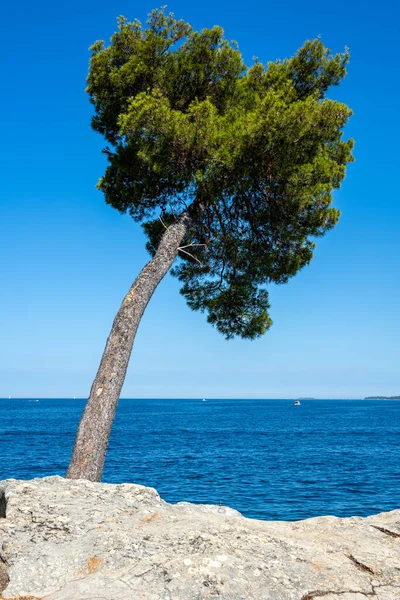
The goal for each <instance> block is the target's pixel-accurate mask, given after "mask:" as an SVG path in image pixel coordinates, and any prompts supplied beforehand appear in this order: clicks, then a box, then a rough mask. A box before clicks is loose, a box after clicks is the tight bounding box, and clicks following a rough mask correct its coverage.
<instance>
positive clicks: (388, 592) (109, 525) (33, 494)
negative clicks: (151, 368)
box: [0, 477, 400, 600]
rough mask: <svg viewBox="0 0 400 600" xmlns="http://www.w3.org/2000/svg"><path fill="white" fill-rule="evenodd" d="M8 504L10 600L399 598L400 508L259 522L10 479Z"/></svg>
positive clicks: (101, 489) (4, 567) (0, 574)
mask: <svg viewBox="0 0 400 600" xmlns="http://www.w3.org/2000/svg"><path fill="white" fill-rule="evenodd" d="M2 490H3V491H2ZM1 498H3V506H4V510H3V513H4V514H5V517H4V514H3V518H0V551H1V554H0V559H1V561H0V597H1V598H4V599H9V600H10V599H15V598H24V597H25V598H33V599H44V598H45V599H46V600H139V599H140V600H206V599H211V600H313V599H314V598H317V599H318V598H320V597H323V598H324V600H365V599H366V598H372V599H373V600H400V510H398V511H392V512H390V513H383V514H380V515H375V516H372V517H368V518H366V519H363V518H360V517H352V518H349V519H339V518H336V517H318V518H314V519H308V520H305V521H299V522H293V523H286V522H268V521H256V520H252V519H246V518H244V517H242V516H241V515H240V514H239V513H238V512H237V511H234V510H232V509H229V508H226V507H223V506H205V505H203V506H201V505H193V504H188V503H179V504H176V505H171V504H167V503H166V502H164V501H163V500H162V499H161V498H160V496H159V495H158V493H157V492H156V491H155V490H154V489H151V488H146V487H143V486H140V485H128V484H122V485H110V484H104V483H91V482H88V481H84V480H80V481H69V480H64V479H62V478H61V477H46V478H44V479H33V480H32V481H15V480H8V481H5V482H3V483H2V484H0V506H1V505H2V500H1ZM8 578H9V583H8ZM7 584H8V585H7Z"/></svg>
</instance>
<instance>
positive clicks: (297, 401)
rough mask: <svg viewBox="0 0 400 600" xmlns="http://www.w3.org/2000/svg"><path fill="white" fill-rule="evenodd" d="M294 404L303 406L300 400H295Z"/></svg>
mask: <svg viewBox="0 0 400 600" xmlns="http://www.w3.org/2000/svg"><path fill="white" fill-rule="evenodd" d="M293 406H301V404H300V400H295V401H294V402H293Z"/></svg>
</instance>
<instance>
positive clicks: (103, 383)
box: [67, 212, 192, 481]
mask: <svg viewBox="0 0 400 600" xmlns="http://www.w3.org/2000/svg"><path fill="white" fill-rule="evenodd" d="M191 222H192V221H191V217H190V216H189V214H188V213H187V212H184V213H182V214H181V215H180V217H179V218H178V219H177V221H176V222H175V223H173V224H172V225H170V226H169V227H168V229H167V230H166V231H165V233H164V235H163V237H162V239H161V242H160V245H159V247H158V249H157V252H156V254H155V256H154V258H153V259H152V260H151V261H150V262H148V263H147V265H146V266H145V267H144V268H143V269H142V271H141V273H140V274H139V275H138V277H137V278H136V280H135V281H134V283H133V285H132V287H131V289H130V290H129V292H128V294H127V295H126V296H125V298H124V300H123V302H122V304H121V308H120V309H119V311H118V313H117V315H116V317H115V319H114V323H113V326H112V329H111V332H110V335H109V337H108V340H107V343H106V347H105V350H104V353H103V357H102V359H101V363H100V367H99V370H98V371H97V375H96V378H95V380H94V382H93V385H92V389H91V390H90V396H89V399H88V401H87V404H86V406H85V410H84V412H83V414H82V417H81V421H80V423H79V427H78V431H77V434H76V438H75V444H74V449H73V453H72V459H71V462H70V465H69V467H68V472H67V478H68V479H89V480H90V481H100V480H101V476H102V473H103V466H104V459H105V454H106V450H107V445H108V439H109V437H110V433H111V427H112V423H113V420H114V416H115V411H116V408H117V404H118V400H119V396H120V393H121V389H122V386H123V383H124V380H125V374H126V370H127V367H128V363H129V359H130V356H131V352H132V346H133V342H134V339H135V335H136V331H137V328H138V326H139V323H140V319H141V318H142V315H143V313H144V311H145V308H146V306H147V303H148V302H149V300H150V298H151V296H152V295H153V292H154V291H155V289H156V287H157V285H158V284H159V283H160V281H161V279H162V278H163V277H164V275H165V274H166V273H167V272H168V271H169V269H170V267H171V265H172V263H173V262H174V260H175V258H176V256H177V254H178V248H179V245H180V243H181V241H182V239H183V237H184V235H185V234H186V233H187V231H188V230H189V227H190V225H191Z"/></svg>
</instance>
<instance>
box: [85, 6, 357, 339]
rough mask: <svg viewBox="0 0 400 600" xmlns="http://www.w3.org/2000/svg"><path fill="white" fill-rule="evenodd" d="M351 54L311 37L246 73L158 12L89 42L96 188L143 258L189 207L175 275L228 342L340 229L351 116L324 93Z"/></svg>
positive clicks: (253, 327)
mask: <svg viewBox="0 0 400 600" xmlns="http://www.w3.org/2000/svg"><path fill="white" fill-rule="evenodd" d="M348 59H349V54H348V52H347V50H346V51H345V52H344V53H343V54H336V55H332V54H331V53H330V50H329V49H327V48H325V47H324V45H323V43H322V42H321V40H319V39H316V40H313V41H307V42H306V43H305V44H304V46H303V47H302V48H300V50H299V51H298V52H297V53H296V54H295V55H294V56H293V57H292V58H290V59H287V60H284V61H277V62H271V63H269V64H268V65H266V66H264V65H263V64H261V63H260V62H258V61H256V62H255V63H254V64H253V65H252V66H251V67H250V68H247V67H246V66H245V65H244V63H243V60H242V56H241V54H240V52H239V50H238V48H237V46H236V44H234V43H229V42H228V41H227V40H226V39H225V38H224V32H223V30H222V29H221V28H220V27H213V28H212V29H204V30H202V31H201V32H195V31H193V30H192V29H191V27H190V26H189V25H188V24H187V23H185V22H183V21H177V20H175V19H174V18H173V16H172V15H171V14H169V15H168V14H166V13H165V12H164V10H163V9H161V10H154V11H153V12H152V13H151V14H150V16H149V20H148V22H147V27H146V28H144V27H142V25H141V24H140V23H139V22H138V21H134V22H133V23H129V22H128V21H126V20H125V19H124V18H122V17H121V18H120V19H119V21H118V31H117V32H116V33H115V34H114V35H113V36H112V38H111V43H110V45H109V46H107V47H106V46H105V45H104V43H103V42H96V43H95V44H94V45H93V46H92V58H91V63H90V72H89V76H88V88H87V91H88V92H89V94H90V98H91V101H92V103H93V105H94V108H95V114H94V117H93V121H92V125H93V128H94V129H95V130H96V131H99V132H100V133H102V134H103V135H104V136H105V138H106V140H107V141H108V143H109V144H110V146H109V147H108V148H107V149H106V150H105V152H106V153H107V155H108V160H109V166H108V167H107V169H106V172H105V175H104V177H103V178H102V179H101V180H100V183H99V188H100V189H101V190H102V191H103V192H104V195H105V199H106V201H107V202H108V203H109V204H111V205H112V206H113V207H115V208H116V209H118V210H119V211H121V212H128V213H129V214H130V215H131V216H132V217H133V218H134V219H135V220H138V221H142V222H143V226H144V228H145V231H146V233H147V236H148V238H149V243H148V245H147V247H148V249H149V251H150V252H151V253H153V254H154V253H155V251H156V249H157V245H158V241H159V240H160V238H161V236H162V234H163V231H165V225H168V224H169V223H171V222H172V221H173V219H174V218H175V216H174V215H176V214H179V213H180V212H182V210H186V209H188V210H189V211H191V212H192V215H193V227H192V230H191V231H190V232H189V234H188V236H187V239H186V240H185V242H184V244H183V245H187V246H189V245H190V247H188V248H187V250H186V252H183V251H181V252H180V258H181V259H182V260H180V262H179V264H178V265H177V266H176V267H175V268H174V269H173V274H174V275H175V276H176V277H178V278H179V279H180V280H181V281H182V284H183V285H182V293H183V295H184V296H185V297H186V299H187V302H188V304H189V306H190V307H191V308H192V309H194V310H201V311H206V312H207V313H208V321H209V322H211V323H213V324H214V325H215V326H216V327H217V328H218V329H219V330H220V331H221V332H222V333H223V334H224V335H225V336H226V337H228V338H230V337H233V336H234V335H239V336H241V337H244V338H254V337H256V336H258V335H261V334H263V333H264V332H265V331H266V330H267V329H268V328H269V327H270V325H271V319H270V317H269V314H268V310H269V304H268V294H267V291H266V289H265V288H266V286H267V285H268V284H269V283H271V282H274V283H285V282H286V281H288V279H289V278H290V277H292V276H293V275H295V274H296V273H297V272H298V271H299V270H300V269H301V268H302V267H304V266H305V265H307V264H308V263H309V262H310V260H311V258H312V256H313V250H314V245H315V244H314V241H313V239H314V238H315V237H318V236H322V235H323V234H324V233H325V232H326V231H327V230H329V229H331V228H333V227H334V226H335V224H336V223H337V220H338V217H339V211H338V210H336V209H335V208H332V206H331V202H332V191H333V189H335V188H338V187H339V186H340V184H341V182H342V180H343V178H344V176H345V170H346V165H347V163H348V162H350V161H351V160H352V154H351V152H352V147H353V141H352V140H348V141H344V140H343V139H342V130H343V127H344V126H345V124H346V122H347V120H348V118H349V116H350V114H351V111H350V110H349V108H348V107H347V106H346V105H345V104H342V103H340V102H337V101H333V100H329V99H327V98H326V92H327V90H328V89H329V87H330V86H332V85H337V84H338V83H339V82H340V80H341V79H342V78H343V77H344V75H345V73H346V64H347V62H348Z"/></svg>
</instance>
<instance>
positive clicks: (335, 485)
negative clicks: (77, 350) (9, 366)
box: [0, 399, 400, 520]
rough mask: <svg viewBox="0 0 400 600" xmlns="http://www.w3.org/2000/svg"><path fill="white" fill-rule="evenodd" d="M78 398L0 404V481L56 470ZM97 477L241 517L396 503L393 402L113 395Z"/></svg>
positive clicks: (371, 509)
mask: <svg viewBox="0 0 400 600" xmlns="http://www.w3.org/2000/svg"><path fill="white" fill-rule="evenodd" d="M84 404H85V401H84V400H70V399H54V400H53V399H39V401H38V402H35V401H31V400H26V399H10V400H5V399H3V400H0V453H1V461H0V479H7V478H17V479H29V478H33V477H42V476H45V475H54V474H59V475H64V474H65V471H66V468H67V465H68V461H69V458H70V453H71V448H72V445H73V441H74V436H75V432H76V427H77V425H78V422H79V418H80V415H81V412H82V410H83V407H84ZM103 481H106V482H113V483H116V482H133V483H140V484H143V485H147V486H152V487H155V488H156V489H157V490H158V491H159V493H160V494H161V496H162V497H163V498H164V499H165V500H167V501H168V502H178V501H182V500H185V501H189V502H200V503H212V504H220V503H222V504H224V505H227V506H231V507H233V508H236V509H237V510H239V511H240V512H242V513H243V514H244V515H245V516H247V517H253V518H258V519H279V520H281V519H283V520H297V519H304V518H307V517H313V516H317V515H326V514H330V515H336V516H350V515H360V516H366V515H369V514H373V513H376V512H381V511H387V510H392V509H395V508H399V505H400V493H399V491H400V490H399V484H400V402H399V401H384V400H382V401H374V400H365V401H361V400H360V401H358V400H357V401H350V400H329V401H327V400H304V401H302V405H301V407H294V406H293V405H292V401H290V400H207V402H202V401H201V400H121V401H120V404H119V407H118V411H117V417H116V420H115V423H114V427H113V431H112V435H111V440H110V445H109V450H108V453H107V460H106V465H105V469H104V476H103Z"/></svg>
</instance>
